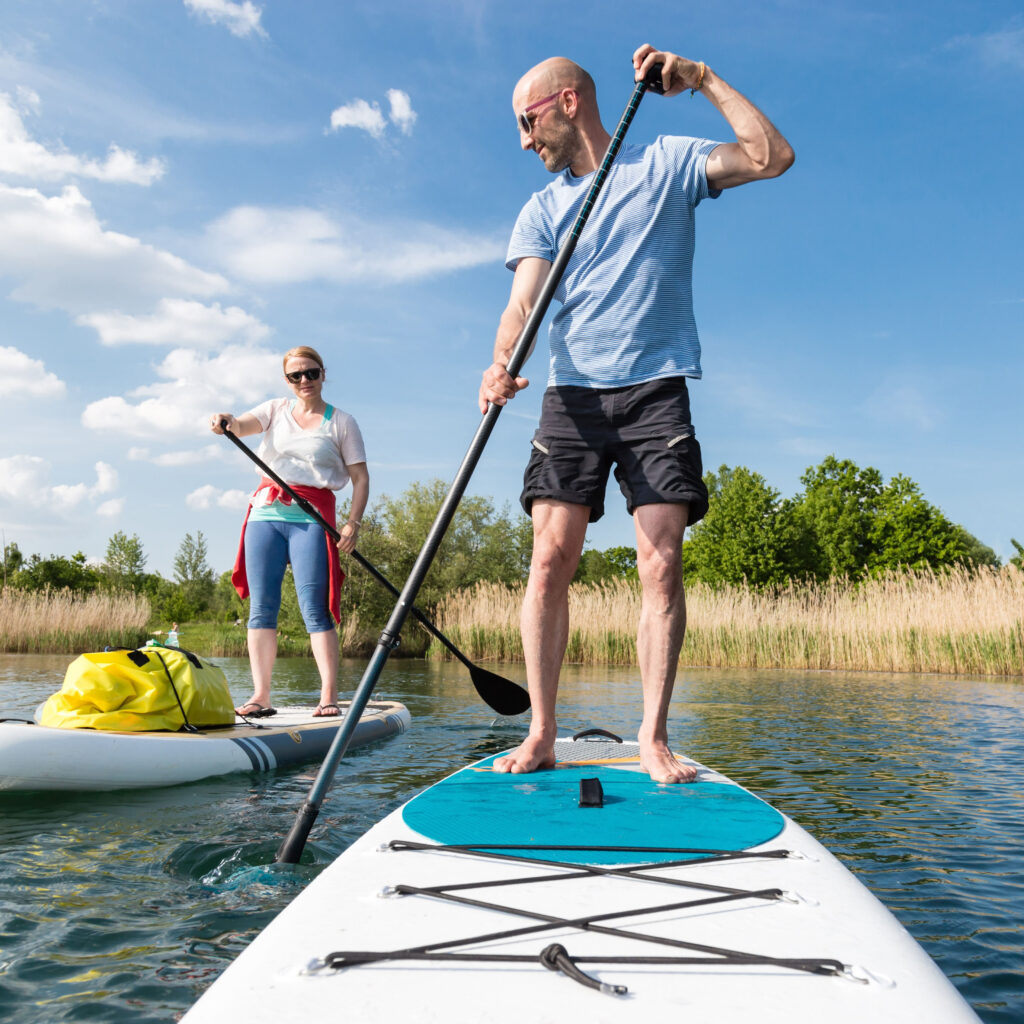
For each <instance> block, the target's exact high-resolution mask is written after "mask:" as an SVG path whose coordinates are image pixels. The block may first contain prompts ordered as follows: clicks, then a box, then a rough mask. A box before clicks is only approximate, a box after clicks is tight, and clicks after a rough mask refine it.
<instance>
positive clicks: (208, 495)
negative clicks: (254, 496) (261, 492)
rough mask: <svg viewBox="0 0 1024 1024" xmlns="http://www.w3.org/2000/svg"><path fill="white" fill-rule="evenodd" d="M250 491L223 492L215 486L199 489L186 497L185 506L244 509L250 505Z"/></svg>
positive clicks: (206, 485)
mask: <svg viewBox="0 0 1024 1024" xmlns="http://www.w3.org/2000/svg"><path fill="white" fill-rule="evenodd" d="M249 493H250V492H248V491H222V490H221V489H220V488H219V487H214V486H213V484H205V485H204V486H203V487H198V488H196V490H194V491H192V492H191V493H190V494H187V495H186V496H185V504H186V505H188V507H189V508H195V509H210V508H232V509H244V508H245V507H246V506H247V505H248V504H249Z"/></svg>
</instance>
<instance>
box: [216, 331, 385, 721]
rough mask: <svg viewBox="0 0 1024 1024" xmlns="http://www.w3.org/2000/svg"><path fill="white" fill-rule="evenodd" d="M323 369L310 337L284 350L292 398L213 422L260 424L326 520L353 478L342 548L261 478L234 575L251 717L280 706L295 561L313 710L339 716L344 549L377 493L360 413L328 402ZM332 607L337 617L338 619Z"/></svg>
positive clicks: (282, 466) (246, 708) (263, 451)
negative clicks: (244, 619) (314, 685)
mask: <svg viewBox="0 0 1024 1024" xmlns="http://www.w3.org/2000/svg"><path fill="white" fill-rule="evenodd" d="M325 376H326V371H325V370H324V363H323V360H322V359H321V358H320V356H319V354H318V353H317V352H316V351H315V350H314V349H312V348H309V347H308V346H305V345H303V346H300V347H299V348H293V349H291V350H290V351H289V352H286V353H285V356H284V377H285V381H286V382H287V384H288V386H289V387H290V388H291V390H292V393H293V394H294V396H295V397H294V398H290V399H289V398H272V399H270V401H268V402H264V403H263V404H262V405H258V406H256V408H255V409H250V410H249V412H247V413H244V414H243V415H241V416H239V417H238V418H237V419H236V418H235V417H234V416H232V415H231V414H230V413H216V414H215V415H214V416H213V417H211V419H210V429H211V430H212V431H213V432H214V433H215V434H223V433H224V430H223V428H222V426H221V421H226V424H227V426H228V428H229V429H230V430H231V432H232V433H233V434H235V435H236V436H238V437H246V436H247V435H249V434H259V433H262V434H263V435H264V436H263V439H262V441H261V442H260V447H259V456H260V458H261V459H262V460H263V461H264V462H265V463H266V464H267V465H268V466H269V467H270V468H271V469H272V470H274V472H275V473H276V474H277V475H278V476H279V477H281V479H283V480H284V481H285V482H286V483H287V484H288V485H289V486H290V487H292V488H293V490H295V492H296V493H297V494H299V495H300V496H301V497H303V498H305V499H307V500H308V501H310V502H311V503H312V504H313V505H314V506H315V507H316V509H317V511H318V512H320V514H321V515H322V516H323V517H324V519H326V520H327V522H329V523H333V522H336V517H337V512H336V506H335V496H334V492H335V491H339V490H341V489H342V488H343V487H344V486H345V485H346V484H347V483H348V482H349V480H351V481H352V506H351V509H350V511H349V517H348V520H347V522H345V523H344V525H343V526H342V527H341V531H340V532H341V540H340V541H338V544H337V548H336V547H335V546H334V543H333V542H332V540H331V538H330V536H328V535H327V533H326V532H325V531H324V529H323V527H322V526H321V525H320V524H319V523H317V522H316V521H315V520H314V519H313V518H312V517H311V516H309V515H308V514H307V513H305V512H303V511H302V509H301V508H299V507H298V505H297V504H296V503H295V502H294V501H293V500H292V498H291V495H289V494H288V493H287V492H285V491H282V489H281V488H280V487H278V486H277V485H276V484H275V483H274V482H273V481H272V480H269V479H267V478H266V477H262V478H261V479H260V483H259V486H258V487H257V488H256V490H255V492H254V493H253V495H252V497H251V498H250V499H249V508H248V511H247V513H246V520H245V523H244V524H243V526H242V540H241V544H240V545H239V551H238V559H237V560H236V562H235V571H234V572H233V573H232V576H231V580H232V582H233V583H234V584H235V589H236V590H237V591H238V593H239V595H240V596H241V597H243V598H244V597H246V596H249V597H250V602H249V636H248V642H249V662H250V665H251V666H252V681H253V695H252V698H251V699H250V700H248V701H247V702H246V703H245V704H242V705H241V706H240V707H237V708H235V711H236V712H237V713H238V714H239V715H242V716H243V717H246V718H266V717H268V716H269V715H273V714H276V713H277V712H276V709H275V708H273V707H272V706H271V703H270V678H271V674H272V672H273V668H274V660H275V658H276V657H277V615H278V611H279V610H280V607H281V583H282V580H283V579H284V570H285V566H286V565H287V564H288V563H289V562H291V566H292V574H293V576H294V578H295V591H296V593H297V595H298V598H299V607H300V608H301V610H302V618H303V621H304V622H305V624H306V629H307V630H309V642H310V645H311V646H312V648H313V657H314V658H315V659H316V665H317V669H318V670H319V672H320V703H319V704H318V705H317V707H316V710H315V711H314V712H313V714H314V715H317V716H325V717H333V716H336V715H338V714H339V711H338V689H337V686H338V684H337V676H338V634H337V633H336V632H335V628H334V622H335V621H337V619H338V617H339V591H340V588H341V582H342V580H343V579H344V575H343V574H342V572H341V564H340V562H339V560H338V550H339V549H340V550H341V551H345V552H350V551H352V550H353V549H354V548H355V546H356V538H357V537H358V535H359V523H360V520H361V519H362V517H363V511H364V510H365V508H366V499H367V497H368V495H369V492H370V475H369V473H368V472H367V470H366V452H365V450H364V448H363V438H362V435H361V434H360V433H359V427H358V426H357V424H356V421H355V420H354V419H353V418H352V417H351V416H350V415H349V414H348V413H346V412H342V411H341V410H340V409H336V408H335V407H334V406H332V405H329V404H328V403H327V402H325V401H324V399H323V396H322V394H321V392H322V391H323V386H324V379H325ZM332 614H333V621H332V617H331V616H332Z"/></svg>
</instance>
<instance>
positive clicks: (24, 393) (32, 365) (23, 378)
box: [0, 345, 67, 398]
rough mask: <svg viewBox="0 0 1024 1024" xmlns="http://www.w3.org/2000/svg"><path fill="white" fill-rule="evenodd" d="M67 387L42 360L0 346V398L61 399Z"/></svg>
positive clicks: (8, 347) (14, 349)
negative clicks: (48, 369)
mask: <svg viewBox="0 0 1024 1024" xmlns="http://www.w3.org/2000/svg"><path fill="white" fill-rule="evenodd" d="M66 392H67V386H66V385H65V383H64V381H62V380H61V379H60V378H59V377H58V376H57V375H56V374H55V373H50V372H48V371H47V369H46V367H45V366H44V365H43V362H42V360H40V359H33V358H32V357H31V356H27V355H25V353H24V352H21V351H19V350H18V349H16V348H12V347H11V346H9V345H6V346H5V345H0V397H4V398H17V397H19V396H20V397H24V398H62V397H63V396H64V394H65V393H66Z"/></svg>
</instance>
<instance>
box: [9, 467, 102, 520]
mask: <svg viewBox="0 0 1024 1024" xmlns="http://www.w3.org/2000/svg"><path fill="white" fill-rule="evenodd" d="M94 468H95V471H96V482H95V483H92V484H88V483H77V484H52V485H51V484H50V472H51V466H50V463H49V462H47V461H46V460H45V459H43V458H41V457H40V456H38V455H11V456H9V457H7V458H3V459H0V501H2V500H4V499H7V500H9V501H11V502H12V503H21V502H24V501H25V496H26V495H27V494H30V495H32V507H33V508H34V509H37V510H45V511H43V512H42V513H41V514H42V515H44V516H45V515H46V513H47V512H48V511H55V512H57V513H58V514H71V513H74V514H76V515H79V514H81V513H80V511H79V508H80V506H82V505H85V506H86V509H87V508H88V503H90V502H95V501H96V499H97V498H99V497H101V496H102V495H105V494H110V493H111V492H113V491H116V490H117V486H118V476H117V470H115V469H114V467H113V466H111V465H109V464H108V463H106V462H97V463H96V465H95V467H94ZM117 500H119V499H108V500H107V501H106V502H103V503H102V506H101V507H109V506H111V504H112V503H113V502H114V501H117ZM96 511H97V513H98V514H102V515H109V514H110V513H109V512H103V513H100V512H99V509H97V510H96Z"/></svg>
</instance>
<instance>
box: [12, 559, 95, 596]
mask: <svg viewBox="0 0 1024 1024" xmlns="http://www.w3.org/2000/svg"><path fill="white" fill-rule="evenodd" d="M99 580H100V578H99V574H98V573H97V572H96V570H95V569H93V568H92V567H91V566H90V565H88V564H87V560H86V557H85V555H84V554H83V553H82V552H81V551H78V552H76V553H75V554H74V555H72V556H71V557H70V558H66V557H65V556H63V555H50V557H49V558H42V557H40V556H39V555H32V557H31V558H29V559H28V561H27V562H26V561H22V562H21V563H20V568H19V569H18V570H17V572H14V573H11V574H10V575H9V576H8V581H9V582H10V583H11V584H12V585H13V586H16V587H20V588H21V589H23V590H45V589H47V588H49V589H51V590H63V589H68V590H76V591H81V592H84V593H89V592H91V591H93V590H95V589H96V587H97V585H98V584H99Z"/></svg>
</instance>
